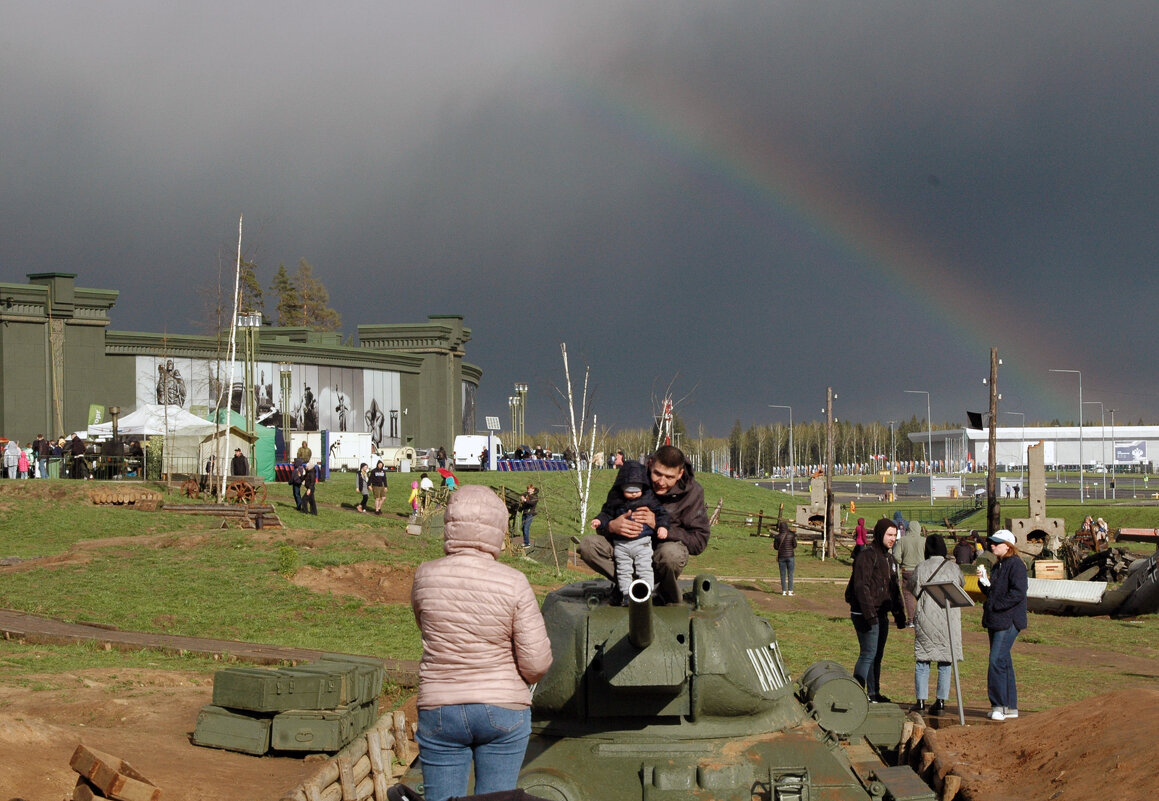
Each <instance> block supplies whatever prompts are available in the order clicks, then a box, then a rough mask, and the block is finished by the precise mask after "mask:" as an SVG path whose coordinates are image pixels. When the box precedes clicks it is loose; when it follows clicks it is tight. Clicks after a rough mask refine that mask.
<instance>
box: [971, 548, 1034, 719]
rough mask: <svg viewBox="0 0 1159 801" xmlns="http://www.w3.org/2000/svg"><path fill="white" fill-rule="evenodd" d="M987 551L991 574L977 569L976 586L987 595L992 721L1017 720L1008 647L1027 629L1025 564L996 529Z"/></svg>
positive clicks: (985, 620) (984, 621)
mask: <svg viewBox="0 0 1159 801" xmlns="http://www.w3.org/2000/svg"><path fill="white" fill-rule="evenodd" d="M989 542H990V550H991V551H992V552H993V554H994V556H995V557H996V558H997V560H998V561H997V562H996V563H995V565H994V575H993V576H988V575H987V574H986V567H985V566H984V565H980V566H979V567H978V586H979V587H981V589H982V592H983V593H984V594H985V595H986V603H985V604H984V605H983V607H982V625H983V626H984V627H985V628H986V630H987V631H988V632H989V634H990V667H989V669H988V670H987V672H986V691H987V693H988V694H989V696H990V714H989V715H988V717H989V718H990V719H991V720H1006V719H1007V718H1016V717H1018V687H1017V685H1016V684H1015V681H1014V662H1013V661H1012V660H1011V659H1010V648H1011V647H1012V646H1013V645H1014V641H1015V640H1016V639H1017V638H1018V634H1019V632H1021V631H1022V630H1023V629H1025V628H1026V588H1027V580H1026V565H1025V564H1023V563H1022V559H1020V558H1019V556H1018V547H1017V546H1016V545H1015V540H1014V534H1012V533H1011V532H1010V531H1008V530H1007V529H1004V528H1003V529H999V530H998V531H995V532H994V533H993V534H991V535H990V537H989Z"/></svg>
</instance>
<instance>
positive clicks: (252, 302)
mask: <svg viewBox="0 0 1159 801" xmlns="http://www.w3.org/2000/svg"><path fill="white" fill-rule="evenodd" d="M257 267H258V266H257V265H256V264H254V263H253V262H252V261H249V260H243V261H242V263H241V297H240V298H239V299H238V300H239V303H238V312H239V313H240V314H249V313H251V312H261V313H262V316H263V317H264V316H265V310H266V308H265V299H264V298H263V297H262V285H261V284H259V283H258V274H257Z"/></svg>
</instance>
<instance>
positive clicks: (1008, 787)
mask: <svg viewBox="0 0 1159 801" xmlns="http://www.w3.org/2000/svg"><path fill="white" fill-rule="evenodd" d="M1156 742H1159V690H1151V689H1146V690H1120V691H1117V692H1112V693H1106V694H1105V695H1099V696H1095V697H1093V698H1089V699H1087V700H1085V701H1080V702H1078V703H1075V704H1071V705H1069V706H1064V707H1057V708H1055V709H1051V710H1049V711H1046V712H1039V713H1035V714H1033V715H1028V716H1026V717H1021V718H1018V719H1017V720H1008V721H1005V722H1003V723H985V724H979V725H973V726H966V727H964V728H958V727H953V728H945V729H941V730H939V731H938V745H939V748H940V750H941V751H942V752H943V753H944V754H945V755H946V756H948V757H949V759H950V761H952V762H954V763H956V767H955V769H954V772H955V773H957V774H958V775H960V776H962V777H963V780H964V781H963V788H962V793H961V796H960V797H964V798H967V799H970V801H1005V800H1006V799H1011V798H1018V799H1020V800H1021V801H1068V799H1071V800H1073V801H1086V800H1087V799H1090V798H1114V799H1115V800H1116V801H1150V799H1151V798H1152V797H1153V796H1154V795H1155V776H1154V767H1153V766H1154V759H1155V755H1154V750H1153V749H1154V745H1155V743H1156Z"/></svg>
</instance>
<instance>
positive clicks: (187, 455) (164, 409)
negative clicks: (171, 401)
mask: <svg viewBox="0 0 1159 801" xmlns="http://www.w3.org/2000/svg"><path fill="white" fill-rule="evenodd" d="M216 429H217V424H216V423H214V422H212V421H211V420H206V419H204V418H201V417H198V416H197V415H195V414H191V413H189V412H187V411H185V410H184V409H182V408H181V407H180V406H174V405H169V406H162V405H156V404H149V403H146V404H143V405H142V406H141V407H140V408H138V409H137V410H136V411H133V412H130V413H129V414H126V415H125V416H124V417H121V418H119V419H118V420H117V436H118V437H133V438H137V437H140V438H142V439H145V438H148V437H164V438H165V458H164V462H163V466H162V472H164V473H186V474H189V475H192V474H195V473H197V472H198V471H199V470H200V468H199V467H198V459H199V454H198V445H199V443H200V442H201V438H202V437H204V436H205V435H206V434H210V433H212V432H213V431H215V430H216ZM88 435H89V437H91V438H94V439H97V438H102V437H111V436H112V435H113V424H112V422H111V421H110V422H108V423H101V424H100V425H95V426H89V428H88ZM153 477H154V478H155V476H153Z"/></svg>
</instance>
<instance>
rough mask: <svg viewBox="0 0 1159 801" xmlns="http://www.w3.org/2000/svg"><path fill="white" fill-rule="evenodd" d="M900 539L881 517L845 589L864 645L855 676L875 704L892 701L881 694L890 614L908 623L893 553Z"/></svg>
mask: <svg viewBox="0 0 1159 801" xmlns="http://www.w3.org/2000/svg"><path fill="white" fill-rule="evenodd" d="M896 541H897V524H896V523H894V522H893V521H892V520H890V519H889V518H886V517H883V518H881V519H880V520H878V521H877V524H876V525H874V527H873V542H871V543H870V544H869V547H867V548H864V549H863V550H862V551H861V553H859V554H857V558H856V559H855V560H854V561H853V574H852V575H851V576H850V577H849V585H848V586H847V587H846V588H845V600H846V601H847V602H848V603H849V616H850V618H851V619H852V620H853V629H854V630H855V631H856V632H857V642H858V645H860V646H861V652H860V654H859V655H858V657H857V665H856V666H855V667H854V668H853V677H854V678H855V679H857V681H858V682H860V683H861V686H862V687H864V688H865V692H866V693H867V694H868V695H869V700H870V701H873V702H875V703H879V702H880V703H889V699H888V698H886V697H885V696H884V695H882V694H881V660H882V657H883V656H885V641H886V639H887V638H888V637H889V616H890V614H892V615H893V619H894V621H895V622H896V623H897V627H898V628H899V629H904V628H905V623H906V618H905V604H904V603H902V599H901V586H900V584H899V583H898V568H897V562H895V561H894V559H893V555H892V554H891V553H890V548H892V547H893V544H894V542H896Z"/></svg>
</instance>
